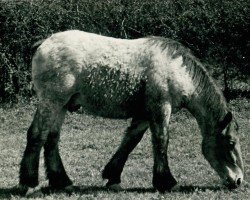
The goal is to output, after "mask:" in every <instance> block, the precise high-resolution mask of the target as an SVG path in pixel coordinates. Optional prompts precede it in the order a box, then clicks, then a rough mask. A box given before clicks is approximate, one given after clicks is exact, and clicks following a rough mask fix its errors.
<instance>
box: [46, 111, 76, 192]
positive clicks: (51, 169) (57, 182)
mask: <svg viewBox="0 0 250 200" xmlns="http://www.w3.org/2000/svg"><path fill="white" fill-rule="evenodd" d="M65 113H66V109H62V110H61V112H59V113H58V116H57V118H56V120H55V122H54V123H53V125H52V128H51V131H50V133H49V135H48V139H47V141H46V143H45V145H44V158H45V167H46V172H47V177H48V179H49V185H50V186H51V187H52V188H56V189H60V188H65V187H66V186H69V185H72V181H71V180H70V179H69V177H68V176H67V174H66V171H65V169H64V166H63V163H62V160H61V157H60V154H59V149H58V141H59V137H60V129H61V126H62V123H63V121H64V117H65Z"/></svg>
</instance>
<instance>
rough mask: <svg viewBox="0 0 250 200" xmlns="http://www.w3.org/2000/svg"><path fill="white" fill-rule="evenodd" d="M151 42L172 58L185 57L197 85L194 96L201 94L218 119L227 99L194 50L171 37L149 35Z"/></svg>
mask: <svg viewBox="0 0 250 200" xmlns="http://www.w3.org/2000/svg"><path fill="white" fill-rule="evenodd" d="M149 42H150V44H151V45H156V46H158V47H160V48H161V51H162V52H164V53H166V54H167V56H168V57H170V58H172V59H174V58H177V57H179V56H182V57H183V64H182V66H185V67H186V69H187V71H188V73H189V74H190V77H192V81H193V83H194V85H195V87H196V90H195V93H194V96H196V97H197V96H199V98H200V99H201V101H202V102H203V105H205V106H206V107H207V109H208V110H210V111H211V112H212V113H211V114H213V116H214V117H215V118H216V119H219V118H220V117H221V115H223V114H224V112H225V110H227V104H226V100H225V98H224V96H223V94H222V92H221V90H220V89H219V87H218V86H217V85H216V83H215V81H214V80H213V79H212V77H211V76H210V75H209V73H208V71H207V70H206V69H205V67H204V66H203V65H202V63H201V62H200V61H199V59H198V58H196V57H195V56H194V55H193V53H192V51H191V50H190V49H189V48H187V47H185V46H183V45H182V44H181V43H179V42H178V41H175V40H172V39H169V38H162V37H149Z"/></svg>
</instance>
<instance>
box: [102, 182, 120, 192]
mask: <svg viewBox="0 0 250 200" xmlns="http://www.w3.org/2000/svg"><path fill="white" fill-rule="evenodd" d="M106 187H107V188H108V189H110V190H114V191H121V190H122V187H121V185H120V184H119V183H115V184H108V183H107V184H106Z"/></svg>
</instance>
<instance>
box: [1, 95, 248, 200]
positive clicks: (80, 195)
mask: <svg viewBox="0 0 250 200" xmlns="http://www.w3.org/2000/svg"><path fill="white" fill-rule="evenodd" d="M249 105H250V103H249V100H246V99H243V100H242V99H241V100H239V99H238V100H235V101H234V102H231V106H232V107H233V109H234V110H235V116H236V118H237V120H238V123H239V125H240V130H241V131H240V132H241V146H242V154H243V158H244V160H247V153H248V152H249V143H250V139H249V136H248V131H249V130H250V129H249V120H250V118H249V116H250V111H249V109H248V108H249ZM34 111H35V104H34V103H31V104H30V105H16V106H14V107H12V108H0V161H1V162H0V199H4V198H6V199H25V198H24V197H21V196H18V195H15V193H13V190H12V189H11V188H12V187H14V186H15V185H17V184H18V172H19V163H20V161H21V157H22V154H23V151H24V148H25V145H26V131H27V129H28V127H29V125H30V123H31V121H32V118H33V115H34ZM129 123H130V120H111V119H104V118H100V117H93V116H88V115H84V114H77V113H69V114H68V115H67V117H66V119H65V123H64V125H63V127H62V131H61V141H60V153H61V156H62V159H63V162H64V166H65V168H66V171H67V172H68V175H69V176H70V178H71V179H72V180H73V181H74V184H75V186H77V187H76V189H75V191H74V192H73V193H72V194H71V195H69V194H67V193H65V192H63V191H61V192H54V193H53V192H49V191H46V186H47V184H48V183H47V180H46V178H45V173H44V168H43V164H44V162H43V152H41V161H40V168H39V169H40V171H39V172H40V177H39V179H40V185H41V186H42V187H43V190H42V191H43V194H42V197H40V198H42V199H177V200H183V199H249V196H250V193H249V185H247V184H245V185H243V186H242V187H240V188H238V189H236V190H232V191H230V190H228V189H226V188H224V187H223V186H222V185H221V183H220V180H219V177H218V176H217V174H216V173H215V172H214V171H213V170H212V169H211V167H210V166H209V164H208V163H207V161H206V160H205V159H204V158H203V156H202V154H201V148H200V143H201V135H200V133H199V129H198V126H197V124H196V121H195V119H194V118H193V117H192V116H191V115H190V114H189V113H188V112H186V111H185V110H184V111H181V112H179V113H178V114H176V115H173V116H172V118H171V123H170V131H171V139H170V146H169V163H170V168H171V170H172V173H173V174H174V176H175V177H176V179H177V180H178V181H179V187H176V188H175V189H174V190H173V191H172V192H167V193H165V194H160V193H158V192H156V191H155V190H154V189H153V188H152V184H151V180H152V166H153V159H152V146H151V137H150V131H147V132H146V134H145V136H144V138H143V139H142V141H141V142H140V143H139V145H138V146H137V147H136V148H135V150H134V151H133V152H132V153H131V155H130V156H129V159H128V161H127V163H126V165H125V168H124V171H123V174H122V184H121V185H122V187H123V190H122V191H119V192H117V191H111V190H108V189H106V188H105V186H104V185H105V182H104V181H103V180H102V178H101V171H102V169H103V168H104V166H105V164H106V163H107V162H108V160H109V159H110V158H111V156H112V155H113V154H114V152H115V151H116V149H117V147H118V146H119V143H120V142H121V139H122V136H123V133H124V130H125V129H126V127H127V126H128V125H129ZM248 156H249V155H248ZM248 159H249V158H248ZM245 170H246V178H245V179H246V180H247V181H248V182H249V171H250V166H249V163H248V165H247V163H246V165H245ZM247 173H248V176H247Z"/></svg>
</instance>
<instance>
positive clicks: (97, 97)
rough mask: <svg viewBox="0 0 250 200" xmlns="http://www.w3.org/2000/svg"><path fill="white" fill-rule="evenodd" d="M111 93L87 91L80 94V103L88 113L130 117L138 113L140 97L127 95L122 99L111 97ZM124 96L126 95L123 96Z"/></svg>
mask: <svg viewBox="0 0 250 200" xmlns="http://www.w3.org/2000/svg"><path fill="white" fill-rule="evenodd" d="M109 95H111V94H92V95H91V92H90V93H89V94H87V92H86V91H84V92H83V93H81V94H80V97H79V99H78V102H79V103H78V104H80V105H81V106H82V108H83V110H84V112H86V113H87V114H92V115H96V116H102V117H107V118H120V119H125V118H130V117H133V115H135V114H136V112H137V110H138V108H139V106H138V101H139V99H138V98H136V97H132V96H131V97H129V96H128V97H127V98H125V99H122V98H121V97H119V96H116V98H115V97H111V96H109ZM123 97H124V96H123Z"/></svg>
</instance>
